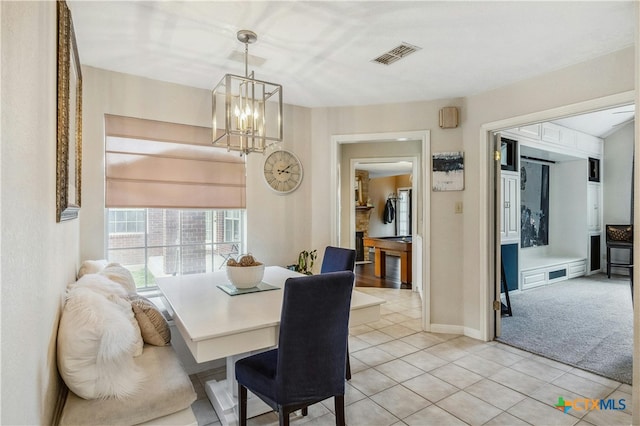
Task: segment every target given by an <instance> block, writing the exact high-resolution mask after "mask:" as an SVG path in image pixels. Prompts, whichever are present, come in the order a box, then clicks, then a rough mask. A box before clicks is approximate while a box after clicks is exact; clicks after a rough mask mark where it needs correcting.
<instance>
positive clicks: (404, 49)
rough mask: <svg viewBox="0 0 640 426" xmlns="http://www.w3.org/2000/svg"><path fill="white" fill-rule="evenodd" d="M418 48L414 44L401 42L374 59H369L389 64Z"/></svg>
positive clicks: (418, 48)
mask: <svg viewBox="0 0 640 426" xmlns="http://www.w3.org/2000/svg"><path fill="white" fill-rule="evenodd" d="M420 49H421V47H418V46H414V45H412V44H409V43H402V44H401V45H400V46H398V47H394V48H393V49H391V50H390V51H388V52H385V53H383V54H382V55H380V56H378V57H377V58H375V59H372V60H371V61H372V62H377V63H379V64H382V65H391V64H392V63H394V62H396V61H398V60H400V59H402V58H404V57H405V56H407V55H410V54H412V53H413V52H416V51H418V50H420Z"/></svg>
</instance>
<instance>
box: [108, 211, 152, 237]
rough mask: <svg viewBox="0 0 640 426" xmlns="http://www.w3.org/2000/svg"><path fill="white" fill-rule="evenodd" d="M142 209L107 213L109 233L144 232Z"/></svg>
mask: <svg viewBox="0 0 640 426" xmlns="http://www.w3.org/2000/svg"><path fill="white" fill-rule="evenodd" d="M144 230H145V221H144V210H143V209H118V210H115V209H114V210H111V211H109V233H110V234H115V233H118V232H122V233H134V232H144Z"/></svg>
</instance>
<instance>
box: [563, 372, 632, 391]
mask: <svg viewBox="0 0 640 426" xmlns="http://www.w3.org/2000/svg"><path fill="white" fill-rule="evenodd" d="M569 373H571V374H574V375H576V376H578V377H583V378H585V379H589V380H591V381H592V382H596V383H600V384H601V385H605V386H606V387H609V388H614V389H615V388H617V387H618V386H620V385H621V383H620V382H617V381H615V380H611V379H608V378H606V377H602V376H599V375H597V374H594V373H591V372H589V371H585V370H581V369H579V368H572V369H571V370H570V371H569Z"/></svg>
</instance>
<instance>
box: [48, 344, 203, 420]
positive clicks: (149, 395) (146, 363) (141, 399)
mask: <svg viewBox="0 0 640 426" xmlns="http://www.w3.org/2000/svg"><path fill="white" fill-rule="evenodd" d="M135 362H136V365H138V366H139V367H141V368H142V369H143V370H144V371H145V376H146V380H145V381H144V382H143V384H142V387H141V389H140V391H139V392H138V393H136V395H135V396H134V397H132V398H123V399H115V398H111V399H92V400H87V399H83V398H80V397H79V396H77V395H76V394H74V393H73V392H71V391H69V393H68V395H67V399H66V402H65V405H64V408H63V410H62V415H61V419H60V425H115V424H118V425H135V424H143V423H148V424H171V425H177V424H180V425H189V424H192V425H197V420H196V418H195V416H194V414H193V411H192V410H191V404H192V403H193V402H194V401H195V400H196V393H195V391H194V390H193V385H192V383H191V379H189V376H188V375H187V374H186V373H185V371H184V369H183V367H182V365H181V364H180V361H179V360H178V357H177V356H176V353H175V351H174V350H173V348H172V347H171V346H152V345H145V346H144V350H143V353H142V355H140V356H139V357H136V358H135Z"/></svg>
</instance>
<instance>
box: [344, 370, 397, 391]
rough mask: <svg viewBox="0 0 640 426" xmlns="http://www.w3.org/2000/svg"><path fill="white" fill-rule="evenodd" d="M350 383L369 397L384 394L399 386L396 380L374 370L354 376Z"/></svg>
mask: <svg viewBox="0 0 640 426" xmlns="http://www.w3.org/2000/svg"><path fill="white" fill-rule="evenodd" d="M349 383H350V384H351V386H353V387H354V388H356V389H358V390H359V391H360V392H362V393H364V394H365V395H367V396H371V395H374V394H376V393H378V392H382V391H383V390H385V389H389V388H390V387H392V386H395V385H396V384H398V382H396V381H395V380H393V379H391V378H389V377H388V376H385V375H384V374H382V373H380V372H379V371H377V370H375V369H373V368H369V369H367V370H364V371H360V372H359V373H356V374H353V375H352V376H351V380H350V381H349Z"/></svg>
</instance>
